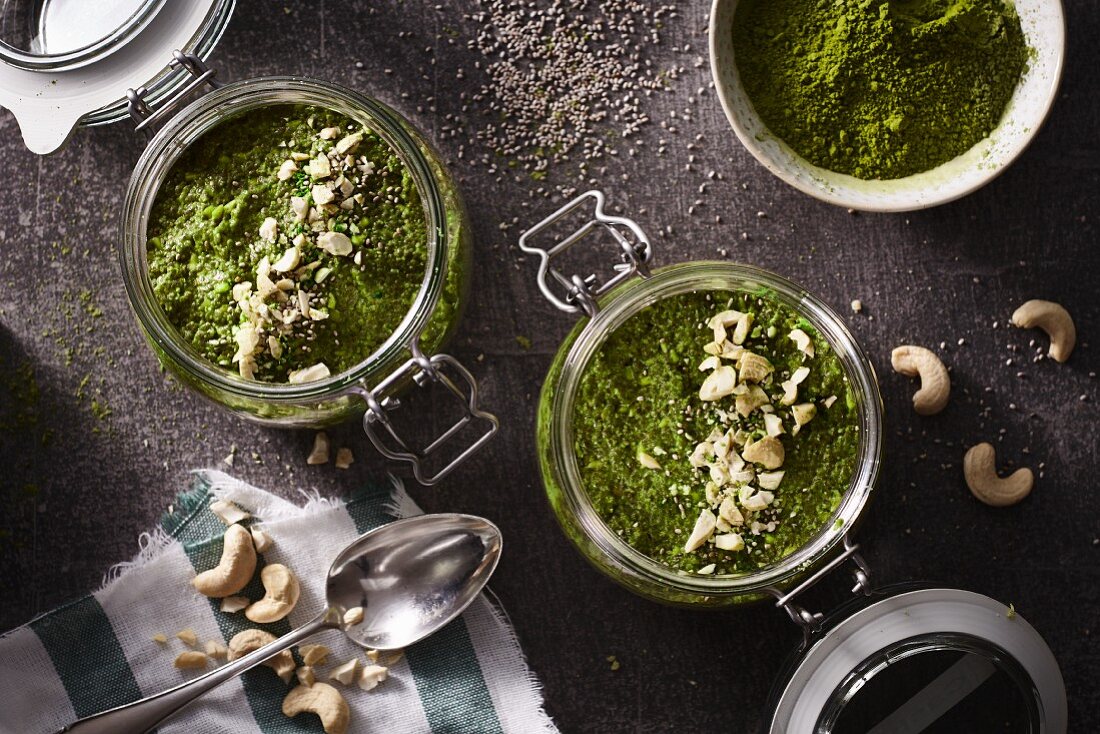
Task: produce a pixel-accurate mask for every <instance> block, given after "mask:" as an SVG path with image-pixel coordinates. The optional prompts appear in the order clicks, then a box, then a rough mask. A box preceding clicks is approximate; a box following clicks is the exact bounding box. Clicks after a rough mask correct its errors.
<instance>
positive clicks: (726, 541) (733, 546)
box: [714, 533, 745, 551]
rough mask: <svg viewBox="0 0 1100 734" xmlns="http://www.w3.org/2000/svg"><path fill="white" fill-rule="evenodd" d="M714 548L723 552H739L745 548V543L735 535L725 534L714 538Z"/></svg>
mask: <svg viewBox="0 0 1100 734" xmlns="http://www.w3.org/2000/svg"><path fill="white" fill-rule="evenodd" d="M714 547H715V548H719V549H721V550H725V551H739V550H742V549H743V548H744V547H745V541H744V539H742V538H741V536H740V535H738V534H737V533H726V534H725V535H718V536H715V538H714Z"/></svg>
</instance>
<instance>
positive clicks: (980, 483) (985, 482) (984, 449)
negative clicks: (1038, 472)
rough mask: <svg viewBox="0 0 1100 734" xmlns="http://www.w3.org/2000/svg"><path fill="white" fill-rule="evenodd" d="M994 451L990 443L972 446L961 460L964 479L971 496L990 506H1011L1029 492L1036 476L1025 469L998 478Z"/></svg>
mask: <svg viewBox="0 0 1100 734" xmlns="http://www.w3.org/2000/svg"><path fill="white" fill-rule="evenodd" d="M996 462H997V452H996V449H994V448H993V444H989V443H980V444H978V445H977V446H973V447H971V448H970V450H969V451H967V452H966V456H965V457H963V476H964V477H965V478H966V486H967V487H969V488H970V492H971V494H973V495H974V496H975V497H977V498H978V499H979V500H981V501H982V502H984V503H985V504H987V505H990V506H992V507H1007V506H1009V505H1014V504H1016V503H1017V502H1019V501H1021V500H1022V499H1023V498H1024V497H1027V496H1028V495H1029V494H1030V493H1031V488H1032V487H1033V486H1035V476H1034V475H1033V474H1032V473H1031V469H1028V468H1026V467H1024V468H1022V469H1017V470H1016V471H1014V472H1013V473H1012V474H1010V475H1008V476H1007V477H1004V478H1003V479H1002V478H1001V477H999V476H997V463H996Z"/></svg>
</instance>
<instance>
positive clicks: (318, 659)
mask: <svg viewBox="0 0 1100 734" xmlns="http://www.w3.org/2000/svg"><path fill="white" fill-rule="evenodd" d="M331 652H332V650H329V649H328V648H327V647H325V646H324V645H302V646H300V647H299V648H298V654H299V655H301V656H302V662H303V663H305V664H306V665H309V666H313V665H322V664H324V662H325V660H326V659H327V658H328V656H329V654H330V653H331Z"/></svg>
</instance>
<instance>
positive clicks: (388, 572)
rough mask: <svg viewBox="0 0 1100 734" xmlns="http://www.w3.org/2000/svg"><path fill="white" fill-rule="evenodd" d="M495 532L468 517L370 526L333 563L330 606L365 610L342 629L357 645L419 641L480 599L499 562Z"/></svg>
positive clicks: (437, 517) (431, 517) (390, 645)
mask: <svg viewBox="0 0 1100 734" xmlns="http://www.w3.org/2000/svg"><path fill="white" fill-rule="evenodd" d="M500 551H501V536H500V531H499V530H498V529H497V527H496V526H495V525H493V524H492V523H491V522H489V521H488V520H485V519H483V518H480V517H473V516H471V515H422V516H420V517H412V518H409V519H407V520H398V521H396V522H392V523H390V524H388V525H383V526H382V527H380V528H378V529H376V530H373V531H371V532H369V533H367V534H365V535H363V536H361V537H360V538H359V539H358V540H356V541H354V542H353V543H352V544H351V545H349V546H348V547H347V548H345V549H344V550H343V551H341V552H340V554H339V555H338V556H337V557H336V560H334V561H333V562H332V568H331V569H330V570H329V575H328V584H327V587H326V596H327V598H328V604H329V606H330V607H332V608H335V609H337V610H344V611H346V610H348V609H352V608H354V607H362V608H363V621H362V622H360V623H359V624H355V625H350V626H346V627H344V633H345V634H346V635H347V636H348V637H349V638H350V639H351V640H352V641H353V642H355V643H356V644H358V645H361V646H363V647H366V648H371V649H375V650H398V649H401V648H403V647H408V646H409V645H411V644H413V643H415V642H418V641H419V640H422V639H424V638H425V637H427V636H428V635H430V634H432V633H433V632H435V631H436V630H438V629H439V628H440V627H443V626H444V625H446V624H447V623H448V622H450V621H451V620H452V619H454V618H455V617H457V616H458V615H459V614H461V613H462V612H463V610H465V609H466V607H468V606H469V605H470V603H471V602H472V601H473V600H474V599H475V598H477V595H478V594H479V593H480V592H481V589H482V587H483V586H485V582H486V581H488V580H489V577H490V576H491V575H492V573H493V571H494V570H495V569H496V567H497V563H498V562H499V561H500Z"/></svg>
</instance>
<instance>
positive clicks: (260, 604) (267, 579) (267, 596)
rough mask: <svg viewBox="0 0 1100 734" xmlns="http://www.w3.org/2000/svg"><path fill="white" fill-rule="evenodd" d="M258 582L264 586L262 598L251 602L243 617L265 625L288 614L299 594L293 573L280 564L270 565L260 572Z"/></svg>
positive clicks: (296, 580) (296, 601)
mask: <svg viewBox="0 0 1100 734" xmlns="http://www.w3.org/2000/svg"><path fill="white" fill-rule="evenodd" d="M260 581H262V582H263V585H264V592H265V593H264V598H263V599H260V600H259V601H256V602H252V604H250V605H249V606H248V608H247V609H245V610H244V616H246V617H248V618H249V619H251V620H252V621H253V622H257V623H260V624H266V623H268V622H277V621H279V620H280V619H282V618H283V617H285V616H286V615H288V614H290V611H291V610H292V609H294V605H295V604H297V603H298V594H299V593H300V592H301V589H300V588H299V586H298V577H297V576H295V575H294V572H293V571H291V570H290V569H289V568H287V567H286V566H284V565H283V564H281V563H272V564H271V565H268V566H264V570H263V571H260Z"/></svg>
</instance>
